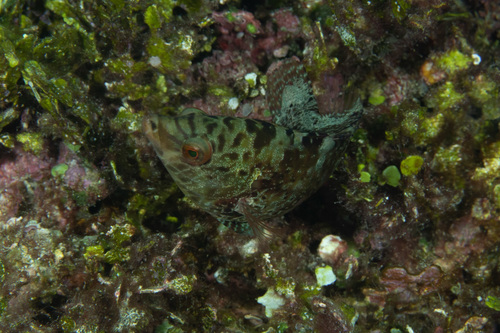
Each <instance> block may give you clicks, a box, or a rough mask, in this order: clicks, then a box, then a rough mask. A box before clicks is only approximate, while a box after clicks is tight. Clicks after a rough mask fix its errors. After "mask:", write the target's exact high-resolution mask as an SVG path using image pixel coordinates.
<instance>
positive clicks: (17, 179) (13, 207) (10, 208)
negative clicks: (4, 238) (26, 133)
mask: <svg viewBox="0 0 500 333" xmlns="http://www.w3.org/2000/svg"><path fill="white" fill-rule="evenodd" d="M53 163H54V161H53V159H52V158H50V157H49V156H48V155H47V151H44V152H42V153H41V154H40V156H36V155H34V154H33V153H31V152H26V151H24V150H23V149H22V148H21V147H20V146H16V147H15V149H14V150H13V151H12V153H11V154H4V155H3V156H2V157H1V158H0V189H1V191H2V192H1V193H0V219H2V220H7V219H9V218H11V217H15V216H17V214H18V210H19V206H20V205H21V204H22V202H23V201H24V198H25V195H26V193H27V192H28V193H29V192H30V191H33V187H35V186H34V185H33V183H37V182H40V181H43V180H44V179H47V178H48V177H50V168H51V167H52V165H53ZM32 185H33V186H32Z"/></svg>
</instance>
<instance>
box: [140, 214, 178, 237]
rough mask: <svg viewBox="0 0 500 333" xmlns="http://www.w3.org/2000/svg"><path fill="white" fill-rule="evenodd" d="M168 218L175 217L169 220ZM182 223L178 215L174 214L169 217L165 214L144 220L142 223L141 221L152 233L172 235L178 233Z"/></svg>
mask: <svg viewBox="0 0 500 333" xmlns="http://www.w3.org/2000/svg"><path fill="white" fill-rule="evenodd" d="M170 216H175V218H173V219H171V218H169V217H170ZM177 216H178V217H177ZM183 222H184V220H183V219H182V217H181V216H180V214H178V213H176V214H174V215H170V214H168V213H166V212H165V213H162V214H160V215H156V216H152V217H148V218H146V219H144V221H142V225H143V226H145V227H146V228H148V229H150V230H151V231H153V232H162V233H166V234H173V233H176V232H177V231H179V228H180V226H181V225H182V223H183Z"/></svg>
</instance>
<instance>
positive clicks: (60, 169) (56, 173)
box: [50, 163, 69, 177]
mask: <svg viewBox="0 0 500 333" xmlns="http://www.w3.org/2000/svg"><path fill="white" fill-rule="evenodd" d="M68 169H69V166H68V165H67V164H65V163H61V164H57V165H55V166H53V167H52V169H51V170H50V173H51V174H52V176H53V177H62V176H64V174H65V173H66V171H68Z"/></svg>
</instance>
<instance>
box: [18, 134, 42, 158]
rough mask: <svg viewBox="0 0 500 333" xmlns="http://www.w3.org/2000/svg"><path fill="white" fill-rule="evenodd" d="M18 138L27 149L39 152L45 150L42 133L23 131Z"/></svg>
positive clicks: (35, 152)
mask: <svg viewBox="0 0 500 333" xmlns="http://www.w3.org/2000/svg"><path fill="white" fill-rule="evenodd" d="M16 139H17V141H19V142H21V143H22V144H23V148H24V150H26V151H30V152H32V153H34V154H39V153H40V152H42V150H43V136H42V134H41V133H30V132H22V133H19V134H18V135H17V136H16Z"/></svg>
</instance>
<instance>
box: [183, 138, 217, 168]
mask: <svg viewBox="0 0 500 333" xmlns="http://www.w3.org/2000/svg"><path fill="white" fill-rule="evenodd" d="M211 157H212V146H211V145H210V143H209V142H208V141H207V140H205V139H202V138H194V139H188V140H186V142H184V144H183V145H182V158H183V160H184V162H186V163H188V164H191V165H202V164H205V163H207V162H208V161H209V160H210V158H211Z"/></svg>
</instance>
